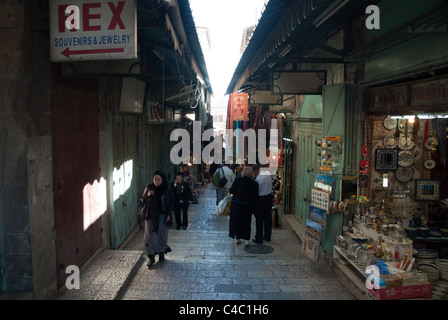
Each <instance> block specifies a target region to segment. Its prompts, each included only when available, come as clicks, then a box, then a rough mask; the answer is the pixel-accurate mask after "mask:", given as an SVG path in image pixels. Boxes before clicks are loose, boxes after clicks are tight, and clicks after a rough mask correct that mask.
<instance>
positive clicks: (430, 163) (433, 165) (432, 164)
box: [423, 159, 436, 170]
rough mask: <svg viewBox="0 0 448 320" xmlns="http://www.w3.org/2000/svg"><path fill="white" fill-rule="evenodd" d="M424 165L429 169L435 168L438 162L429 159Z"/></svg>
mask: <svg viewBox="0 0 448 320" xmlns="http://www.w3.org/2000/svg"><path fill="white" fill-rule="evenodd" d="M423 166H424V167H425V169H427V170H431V169H434V168H435V167H436V162H435V161H434V160H433V159H428V160H426V161H425V162H424V163H423Z"/></svg>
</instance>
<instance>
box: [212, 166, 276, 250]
mask: <svg viewBox="0 0 448 320" xmlns="http://www.w3.org/2000/svg"><path fill="white" fill-rule="evenodd" d="M212 170H213V169H212ZM214 170H215V171H214V172H213V174H214V173H216V172H219V173H220V178H221V177H223V176H224V177H226V179H227V183H226V184H225V185H224V186H222V187H217V188H216V203H217V204H218V203H219V202H220V201H221V200H222V199H224V198H225V197H226V196H227V195H228V194H232V201H231V206H230V221H229V236H230V237H231V238H233V239H235V241H236V243H237V244H240V243H241V241H242V240H244V241H245V243H244V244H245V245H246V246H248V245H249V244H250V234H251V223H252V215H254V216H255V225H256V229H255V230H256V232H255V238H254V239H252V241H253V242H255V243H258V244H261V243H263V241H271V234H272V202H273V199H274V197H273V194H272V190H273V188H272V187H273V186H272V176H271V174H270V172H269V171H268V170H263V168H261V167H260V166H259V165H258V164H256V165H253V166H247V167H244V168H243V167H239V168H237V169H235V171H236V172H235V173H234V172H233V170H232V169H231V168H229V166H227V165H223V166H220V167H218V168H216V169H214Z"/></svg>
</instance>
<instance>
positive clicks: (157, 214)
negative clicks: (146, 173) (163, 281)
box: [143, 171, 174, 267]
mask: <svg viewBox="0 0 448 320" xmlns="http://www.w3.org/2000/svg"><path fill="white" fill-rule="evenodd" d="M143 203H146V204H147V205H146V210H145V214H144V217H145V236H144V240H145V249H146V253H147V254H148V258H149V261H148V267H151V266H152V265H153V264H154V262H155V255H156V254H158V255H159V261H164V260H165V253H168V252H170V251H171V248H170V247H169V246H168V244H167V241H168V226H167V222H168V221H169V219H170V216H171V215H170V212H171V210H173V206H174V195H173V191H172V190H171V188H169V187H168V180H167V178H166V175H165V174H164V173H163V172H161V171H156V172H155V173H154V177H153V183H152V184H150V185H148V186H147V187H146V188H145V191H144V193H143Z"/></svg>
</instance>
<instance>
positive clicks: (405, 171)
mask: <svg viewBox="0 0 448 320" xmlns="http://www.w3.org/2000/svg"><path fill="white" fill-rule="evenodd" d="M395 177H396V178H397V180H398V181H400V182H409V181H411V180H412V178H413V177H414V169H412V167H406V168H404V167H399V168H398V170H397V171H396V172H395Z"/></svg>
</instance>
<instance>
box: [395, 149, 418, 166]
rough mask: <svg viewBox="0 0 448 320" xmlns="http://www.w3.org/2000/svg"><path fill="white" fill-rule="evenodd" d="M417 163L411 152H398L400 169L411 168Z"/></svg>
mask: <svg viewBox="0 0 448 320" xmlns="http://www.w3.org/2000/svg"><path fill="white" fill-rule="evenodd" d="M414 161H415V156H414V154H413V153H412V152H411V151H405V150H403V151H400V152H398V165H399V166H400V167H404V168H407V167H410V166H411V165H412V164H413V163H414Z"/></svg>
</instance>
